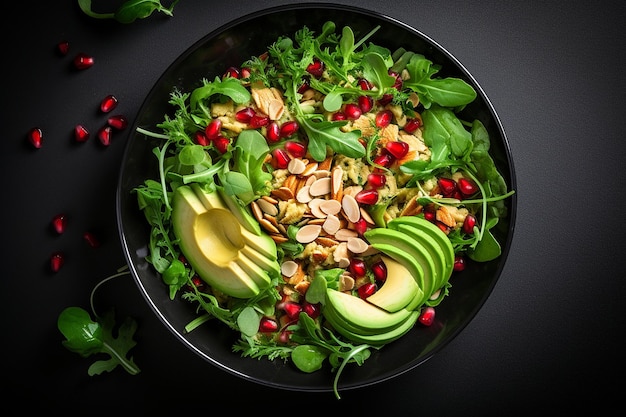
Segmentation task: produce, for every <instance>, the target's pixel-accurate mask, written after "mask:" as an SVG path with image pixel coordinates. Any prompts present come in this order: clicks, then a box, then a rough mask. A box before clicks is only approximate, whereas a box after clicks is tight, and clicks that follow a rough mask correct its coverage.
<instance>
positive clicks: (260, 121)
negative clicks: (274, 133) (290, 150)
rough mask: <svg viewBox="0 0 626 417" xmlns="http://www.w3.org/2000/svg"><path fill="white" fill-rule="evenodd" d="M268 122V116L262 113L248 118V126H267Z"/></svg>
mask: <svg viewBox="0 0 626 417" xmlns="http://www.w3.org/2000/svg"><path fill="white" fill-rule="evenodd" d="M269 123H270V118H269V117H267V116H264V115H262V114H255V115H254V116H252V117H251V118H250V126H251V127H252V128H253V129H258V128H259V127H263V126H267V125H268V124H269Z"/></svg>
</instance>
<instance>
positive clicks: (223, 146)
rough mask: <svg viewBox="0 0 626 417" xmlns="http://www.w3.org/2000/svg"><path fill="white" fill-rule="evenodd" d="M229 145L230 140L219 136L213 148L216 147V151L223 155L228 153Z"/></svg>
mask: <svg viewBox="0 0 626 417" xmlns="http://www.w3.org/2000/svg"><path fill="white" fill-rule="evenodd" d="M228 145H230V139H228V138H226V137H224V136H219V137H217V138H215V140H213V146H215V149H217V151H218V152H219V153H221V154H224V153H226V151H227V150H228Z"/></svg>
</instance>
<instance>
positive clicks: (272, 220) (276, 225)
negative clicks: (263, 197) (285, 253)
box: [263, 213, 279, 231]
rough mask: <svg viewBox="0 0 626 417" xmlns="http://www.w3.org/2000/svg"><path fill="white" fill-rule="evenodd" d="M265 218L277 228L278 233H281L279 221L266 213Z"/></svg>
mask: <svg viewBox="0 0 626 417" xmlns="http://www.w3.org/2000/svg"><path fill="white" fill-rule="evenodd" d="M263 218H264V219H267V221H269V222H270V223H271V224H272V226H274V227H276V231H279V230H278V220H276V217H275V216H270V215H269V214H267V213H266V214H264V215H263Z"/></svg>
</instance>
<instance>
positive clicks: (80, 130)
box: [74, 124, 89, 143]
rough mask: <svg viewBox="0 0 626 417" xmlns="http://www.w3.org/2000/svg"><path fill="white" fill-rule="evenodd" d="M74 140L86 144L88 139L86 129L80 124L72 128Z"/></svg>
mask: <svg viewBox="0 0 626 417" xmlns="http://www.w3.org/2000/svg"><path fill="white" fill-rule="evenodd" d="M74 139H76V142H80V143H82V142H86V141H87V139H89V131H88V130H87V128H86V127H85V126H83V125H80V124H79V125H76V126H74Z"/></svg>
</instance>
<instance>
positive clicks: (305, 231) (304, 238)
mask: <svg viewBox="0 0 626 417" xmlns="http://www.w3.org/2000/svg"><path fill="white" fill-rule="evenodd" d="M321 231H322V226H320V225H318V224H307V225H306V226H302V227H301V228H300V230H298V233H296V240H297V241H298V242H300V243H310V242H313V241H314V240H315V239H317V238H318V237H319V235H320V233H321Z"/></svg>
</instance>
